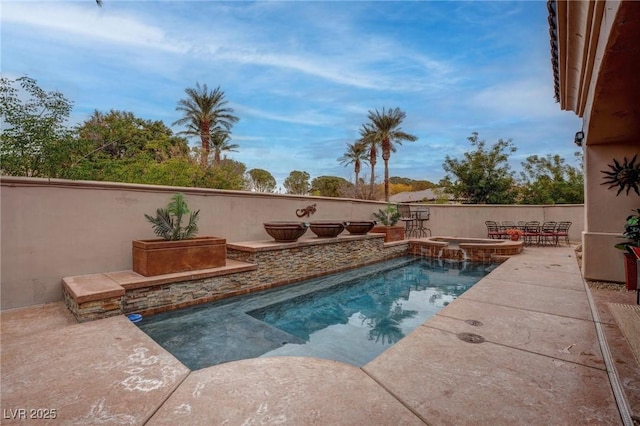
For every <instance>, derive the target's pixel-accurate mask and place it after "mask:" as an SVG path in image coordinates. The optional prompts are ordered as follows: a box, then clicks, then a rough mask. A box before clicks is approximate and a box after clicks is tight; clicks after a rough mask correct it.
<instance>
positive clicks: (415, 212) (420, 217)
mask: <svg viewBox="0 0 640 426" xmlns="http://www.w3.org/2000/svg"><path fill="white" fill-rule="evenodd" d="M411 213H412V216H413V217H414V218H415V221H416V225H417V226H416V228H417V229H416V232H417V234H418V235H420V236H421V237H426V236H429V237H430V236H431V229H429V228H427V226H426V223H427V222H428V221H429V218H430V217H431V210H429V207H426V206H416V207H415V208H414V209H411Z"/></svg>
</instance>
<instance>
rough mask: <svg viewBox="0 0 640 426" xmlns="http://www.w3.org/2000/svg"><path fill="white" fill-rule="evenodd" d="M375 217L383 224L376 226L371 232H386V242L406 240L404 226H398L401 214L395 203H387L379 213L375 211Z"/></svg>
mask: <svg viewBox="0 0 640 426" xmlns="http://www.w3.org/2000/svg"><path fill="white" fill-rule="evenodd" d="M373 217H375V218H376V219H377V220H378V222H380V223H381V224H382V225H376V226H374V227H373V229H372V230H371V232H372V233H374V234H375V233H382V234H384V235H385V236H384V242H385V243H390V242H393V241H401V240H404V226H396V224H397V223H398V221H399V220H400V217H401V215H400V212H399V211H398V207H396V206H395V205H394V204H387V207H386V208H385V209H384V210H382V209H380V210H378V213H373Z"/></svg>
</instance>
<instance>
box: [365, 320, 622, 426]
mask: <svg viewBox="0 0 640 426" xmlns="http://www.w3.org/2000/svg"><path fill="white" fill-rule="evenodd" d="M363 369H364V370H365V371H366V372H367V373H368V374H369V375H371V377H373V378H374V379H375V380H376V381H378V382H379V383H380V384H381V385H382V386H384V387H386V388H387V389H389V391H390V392H391V393H393V394H394V395H395V396H396V398H398V399H399V400H400V401H402V402H404V403H405V404H406V405H407V406H408V407H410V408H411V409H412V410H414V411H416V412H417V413H419V414H420V416H421V417H422V418H424V419H426V421H427V422H428V423H429V424H434V425H441V424H450V425H514V424H521V425H524V424H526V425H578V424H580V425H584V424H620V416H619V414H618V411H617V409H616V405H615V401H614V399H613V394H612V393H611V388H610V385H609V382H608V379H607V373H606V372H605V371H602V370H599V369H596V368H591V367H585V366H582V365H579V364H575V363H572V362H566V361H561V360H558V359H554V358H550V357H548V356H542V355H536V354H533V353H530V352H526V351H522V350H518V349H514V348H509V347H506V346H502V345H497V344H494V343H490V342H484V343H479V344H473V343H466V342H463V341H462V340H460V339H459V338H458V337H456V335H455V334H452V333H448V332H445V331H441V330H436V329H434V328H431V327H420V328H418V329H417V330H416V331H414V332H413V333H411V334H410V335H409V336H407V337H406V338H405V339H403V340H401V341H400V342H398V343H397V344H396V345H395V346H393V347H391V348H390V349H389V350H387V351H386V352H385V353H384V354H383V356H380V357H378V358H376V359H375V360H373V361H372V362H370V363H369V364H367V365H365V366H364V367H363Z"/></svg>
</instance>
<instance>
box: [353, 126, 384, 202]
mask: <svg viewBox="0 0 640 426" xmlns="http://www.w3.org/2000/svg"><path fill="white" fill-rule="evenodd" d="M358 143H361V144H362V145H364V146H365V148H366V149H367V150H369V153H368V155H369V165H370V166H371V176H370V181H369V196H368V198H369V199H370V200H371V199H373V192H374V187H375V184H376V174H375V168H376V163H377V162H378V147H379V146H380V140H379V139H378V135H377V134H376V133H375V131H374V130H373V128H372V127H371V125H369V124H363V125H362V127H361V128H360V139H359V140H358Z"/></svg>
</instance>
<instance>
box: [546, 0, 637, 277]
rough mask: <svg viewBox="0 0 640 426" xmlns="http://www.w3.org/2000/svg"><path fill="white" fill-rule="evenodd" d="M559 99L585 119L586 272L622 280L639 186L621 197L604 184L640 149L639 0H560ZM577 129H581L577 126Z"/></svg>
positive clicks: (558, 1)
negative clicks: (628, 221)
mask: <svg viewBox="0 0 640 426" xmlns="http://www.w3.org/2000/svg"><path fill="white" fill-rule="evenodd" d="M556 6H557V8H556V15H557V26H558V32H557V34H558V44H559V67H558V68H559V77H560V79H559V82H558V83H559V88H560V106H561V108H562V109H563V110H572V111H574V112H575V113H576V115H578V116H579V117H582V118H583V130H584V132H585V139H584V141H583V150H584V159H585V230H584V235H583V258H582V271H583V274H584V277H585V278H587V279H592V280H605V281H619V282H623V281H624V280H625V277H624V267H623V253H622V251H620V250H617V249H615V248H614V245H615V244H616V243H619V242H621V241H623V240H622V239H621V238H620V234H621V233H622V231H623V229H624V223H625V218H626V217H627V216H628V215H630V214H631V209H637V208H640V197H639V196H638V195H637V194H636V193H635V192H633V191H632V192H630V193H629V194H628V195H627V194H626V192H623V193H621V194H620V195H618V196H616V192H617V189H608V186H607V185H602V183H603V176H604V175H603V174H602V173H601V170H608V166H607V165H608V164H612V162H613V159H614V158H615V159H617V160H618V161H622V160H623V159H624V157H627V158H629V159H630V158H632V157H633V156H634V155H636V154H640V138H639V137H638V135H639V134H640V110H639V109H638V97H639V96H640V80H639V79H638V75H639V74H640V57H638V40H639V39H640V3H638V2H636V1H632V0H623V1H610V0H605V1H598V2H576V1H569V0H557V1H556ZM576 130H578V129H576Z"/></svg>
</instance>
